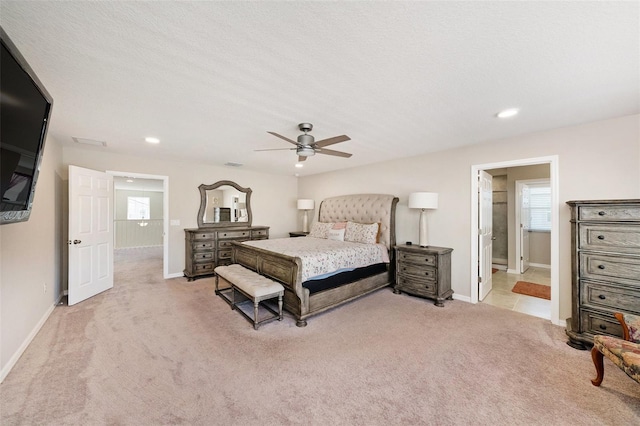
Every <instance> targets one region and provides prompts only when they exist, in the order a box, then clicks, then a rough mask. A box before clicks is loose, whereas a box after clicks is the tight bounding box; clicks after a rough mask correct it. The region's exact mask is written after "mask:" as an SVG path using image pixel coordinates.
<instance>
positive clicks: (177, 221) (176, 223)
mask: <svg viewBox="0 0 640 426" xmlns="http://www.w3.org/2000/svg"><path fill="white" fill-rule="evenodd" d="M169 223H170V224H171V226H180V219H171V221H170V222H169Z"/></svg>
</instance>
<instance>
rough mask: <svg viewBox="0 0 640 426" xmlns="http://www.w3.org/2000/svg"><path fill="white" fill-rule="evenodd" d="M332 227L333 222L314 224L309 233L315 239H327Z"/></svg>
mask: <svg viewBox="0 0 640 426" xmlns="http://www.w3.org/2000/svg"><path fill="white" fill-rule="evenodd" d="M332 226H333V222H314V223H313V225H311V232H309V236H310V237H315V238H327V233H328V232H329V229H331V227H332Z"/></svg>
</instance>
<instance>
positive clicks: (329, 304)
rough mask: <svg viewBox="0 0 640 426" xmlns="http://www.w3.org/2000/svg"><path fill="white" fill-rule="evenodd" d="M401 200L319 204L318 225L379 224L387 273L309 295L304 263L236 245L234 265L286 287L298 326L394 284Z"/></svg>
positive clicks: (366, 198)
mask: <svg viewBox="0 0 640 426" xmlns="http://www.w3.org/2000/svg"><path fill="white" fill-rule="evenodd" d="M397 204H398V198H397V197H394V196H393V195H387V194H357V195H343V196H339V197H332V198H327V199H325V200H324V201H322V203H321V204H320V208H319V211H318V220H319V222H346V221H352V222H359V223H379V224H380V234H379V237H380V238H379V241H380V243H381V244H384V245H385V246H386V247H387V249H388V250H389V258H390V259H391V262H390V263H389V265H390V267H388V268H387V271H386V272H384V273H381V274H377V275H373V276H371V277H368V278H364V279H361V280H358V281H354V282H351V283H347V284H344V285H341V286H340V287H337V288H333V289H329V290H324V291H320V292H318V293H314V294H313V295H310V294H309V290H308V289H306V288H304V287H303V286H302V282H301V281H302V280H301V269H302V265H301V260H300V258H298V257H294V256H287V255H283V254H280V253H274V252H271V251H268V250H264V249H261V248H258V247H252V246H248V245H244V244H242V243H237V242H234V243H233V254H232V261H233V263H239V264H241V265H242V266H244V267H246V268H249V269H251V270H253V271H256V272H258V273H259V274H261V275H264V276H266V277H269V278H271V279H274V280H276V281H278V282H280V283H282V285H283V286H284V288H285V293H284V308H285V309H286V310H287V311H289V312H291V313H292V314H293V315H295V317H296V319H297V321H296V325H297V326H298V327H304V326H306V325H307V321H306V319H307V318H308V317H310V316H312V315H315V314H318V313H320V312H323V311H326V310H327V309H331V308H333V307H335V306H338V305H341V304H343V303H346V302H348V301H350V300H353V299H356V298H358V297H360V296H363V295H365V294H367V293H370V292H372V291H375V290H377V289H379V288H382V287H385V286H388V285H389V284H391V283H392V282H393V276H394V273H393V272H394V271H393V270H392V269H393V265H394V260H393V252H394V250H393V246H394V245H395V243H396V235H395V234H396V232H395V216H396V205H397Z"/></svg>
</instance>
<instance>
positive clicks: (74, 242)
mask: <svg viewBox="0 0 640 426" xmlns="http://www.w3.org/2000/svg"><path fill="white" fill-rule="evenodd" d="M81 242H82V241H80V240H73V244H80V243H81Z"/></svg>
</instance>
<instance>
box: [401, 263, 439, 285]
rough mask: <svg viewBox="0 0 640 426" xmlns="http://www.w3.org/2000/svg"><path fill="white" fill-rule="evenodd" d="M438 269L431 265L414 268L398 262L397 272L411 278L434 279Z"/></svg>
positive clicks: (420, 279) (436, 276)
mask: <svg viewBox="0 0 640 426" xmlns="http://www.w3.org/2000/svg"><path fill="white" fill-rule="evenodd" d="M437 271H438V270H437V269H436V268H434V267H431V266H424V267H422V268H416V267H415V266H413V265H411V264H407V263H398V274H399V275H401V276H403V277H406V278H409V279H413V280H419V281H425V282H426V281H435V280H436V279H437V278H438V272H437Z"/></svg>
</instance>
